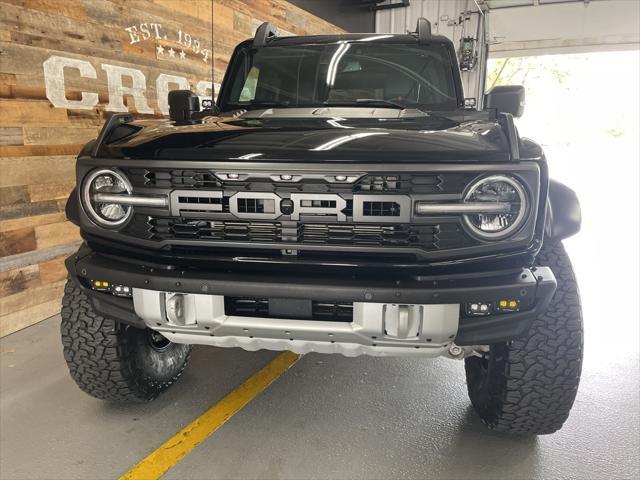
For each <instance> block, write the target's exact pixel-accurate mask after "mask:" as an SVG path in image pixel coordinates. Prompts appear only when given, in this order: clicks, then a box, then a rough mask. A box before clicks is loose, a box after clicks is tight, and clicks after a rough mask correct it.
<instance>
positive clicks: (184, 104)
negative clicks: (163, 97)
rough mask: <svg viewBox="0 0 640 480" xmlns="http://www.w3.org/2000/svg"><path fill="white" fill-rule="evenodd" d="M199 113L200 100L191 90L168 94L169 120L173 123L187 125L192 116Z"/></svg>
mask: <svg viewBox="0 0 640 480" xmlns="http://www.w3.org/2000/svg"><path fill="white" fill-rule="evenodd" d="M199 111H200V98H199V97H198V96H197V95H196V94H195V93H193V92H192V91H191V90H172V91H170V92H169V118H170V119H171V121H173V122H178V123H189V122H191V121H193V114H194V113H196V112H199Z"/></svg>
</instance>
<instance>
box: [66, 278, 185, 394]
mask: <svg viewBox="0 0 640 480" xmlns="http://www.w3.org/2000/svg"><path fill="white" fill-rule="evenodd" d="M61 315H62V324H61V326H60V332H61V335H62V344H63V346H64V358H65V360H66V361H67V365H68V366H69V372H70V373H71V376H72V377H73V379H74V380H75V382H76V383H77V384H78V386H79V387H80V388H81V389H82V390H83V391H85V392H86V393H88V394H89V395H91V396H93V397H96V398H100V399H104V400H115V401H137V402H144V401H149V400H152V399H154V398H155V397H157V396H158V395H159V394H160V393H162V392H163V391H164V390H166V389H167V388H169V386H171V385H172V384H173V383H174V382H175V381H176V380H177V379H178V378H179V377H180V375H181V374H182V371H183V370H184V368H185V366H186V365H187V362H188V360H189V354H190V352H191V346H190V345H181V344H177V343H172V342H170V341H169V340H167V339H166V338H165V337H163V336H162V335H161V334H159V333H157V332H154V331H153V330H150V329H145V330H142V329H138V328H134V327H130V326H127V325H124V324H121V323H119V322H116V321H115V320H112V319H110V318H105V317H103V316H101V315H98V314H97V313H95V312H94V311H93V308H92V306H91V301H90V300H89V298H88V297H87V296H86V295H85V294H84V293H83V292H82V290H81V289H80V288H78V286H77V285H76V284H75V283H74V282H73V281H68V282H67V285H66V286H65V291H64V298H63V300H62V314H61Z"/></svg>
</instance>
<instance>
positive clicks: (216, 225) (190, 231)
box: [123, 167, 479, 262]
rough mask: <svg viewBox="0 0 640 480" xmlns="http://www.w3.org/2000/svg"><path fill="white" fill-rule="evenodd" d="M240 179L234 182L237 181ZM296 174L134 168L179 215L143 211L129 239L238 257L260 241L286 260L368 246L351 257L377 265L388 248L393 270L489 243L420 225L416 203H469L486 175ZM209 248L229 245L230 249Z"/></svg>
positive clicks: (135, 179) (457, 227)
mask: <svg viewBox="0 0 640 480" xmlns="http://www.w3.org/2000/svg"><path fill="white" fill-rule="evenodd" d="M231 173H234V177H233V178H231V179H230V178H229V175H230V174H231ZM288 173H291V176H290V177H289V178H291V181H278V179H281V178H282V176H283V172H279V171H278V170H277V167H275V168H274V171H257V172H253V173H251V172H248V173H247V172H237V173H236V172H230V173H229V172H227V173H225V172H217V175H218V176H216V171H215V170H207V169H157V168H128V169H125V174H126V175H127V177H128V178H129V179H130V181H131V183H132V185H133V187H134V192H135V191H136V189H139V188H141V187H144V192H145V193H148V192H150V191H152V190H153V189H158V190H159V191H162V192H163V193H166V194H168V196H169V208H168V209H167V211H166V212H165V213H159V212H158V211H155V213H154V212H153V211H150V212H144V213H149V215H146V214H143V212H140V211H139V210H138V212H139V213H138V214H137V215H135V217H134V218H133V221H131V222H130V223H129V224H128V225H127V227H126V228H125V230H124V231H123V233H125V234H126V235H130V236H132V237H136V238H140V239H145V240H153V241H162V242H166V243H167V244H168V245H167V246H166V248H171V249H173V248H181V249H200V250H198V251H199V252H201V251H202V250H203V249H209V251H213V250H215V251H216V252H218V253H220V252H223V251H224V252H225V253H224V255H231V253H229V252H231V249H233V248H235V249H236V250H235V251H236V252H237V251H238V250H242V249H245V250H246V248H247V246H248V245H250V244H258V243H263V244H270V245H269V247H271V246H272V245H274V244H275V245H277V246H278V248H280V249H281V250H282V252H283V253H282V254H283V255H284V254H287V255H289V254H290V253H289V252H286V250H294V251H295V254H300V255H312V254H313V255H316V256H322V255H324V256H325V257H330V256H332V255H336V254H339V253H343V252H346V251H347V250H345V249H342V248H339V247H363V249H364V247H366V251H358V250H357V249H352V250H349V251H348V253H349V254H350V255H362V256H369V257H371V256H372V255H375V254H376V253H372V252H371V251H370V250H371V249H374V248H380V249H381V252H384V255H380V256H378V257H377V258H378V259H379V260H380V261H383V262H387V261H389V262H390V261H391V260H390V259H391V258H392V257H391V256H392V255H401V254H405V255H413V252H397V251H396V252H389V250H386V251H384V250H383V249H385V248H414V249H420V250H422V251H423V252H436V251H445V250H454V249H461V248H465V247H470V246H476V245H479V242H478V241H477V240H475V239H474V238H472V237H470V236H469V235H468V234H467V233H466V231H465V230H464V229H463V227H462V222H461V219H460V218H459V217H458V218H456V217H451V216H450V217H444V216H443V217H442V218H439V219H438V220H435V219H429V218H424V217H423V218H418V217H414V216H413V212H412V210H413V202H414V201H415V199H416V198H425V197H424V196H428V195H437V197H435V198H436V200H435V201H449V200H455V199H457V198H458V199H459V198H461V197H462V195H463V194H464V191H465V188H466V186H467V185H469V183H470V182H472V181H473V180H474V179H475V178H476V177H477V176H478V174H479V173H478V172H471V171H469V172H467V171H465V172H437V173H436V172H429V171H426V172H424V171H422V172H402V173H367V174H364V175H362V176H361V177H360V178H358V179H357V180H356V181H354V182H353V183H349V182H348V181H338V180H337V179H338V175H334V172H330V173H331V175H328V176H327V175H325V174H324V173H318V172H316V173H308V174H304V173H298V172H288ZM294 177H297V178H298V180H297V181H294V180H293V178H294ZM344 178H348V177H347V176H344ZM293 194H298V196H297V197H292V195H293ZM300 194H303V196H302V197H301V196H300ZM316 194H317V195H316ZM323 195H326V196H324V197H323ZM421 196H423V197H421ZM234 197H235V198H234ZM295 202H300V203H299V204H297V203H295ZM338 202H340V204H339V205H340V209H339V211H338ZM412 222H413V223H412ZM186 242H193V243H189V244H187V243H186ZM196 242H202V243H196ZM208 242H227V244H225V245H224V246H225V249H224V250H223V249H219V245H213V244H211V243H208ZM234 243H237V244H238V245H234ZM304 246H309V247H313V248H306V249H305V248H304ZM317 246H328V247H331V246H334V247H336V248H333V249H332V248H326V249H320V248H317ZM265 247H266V245H265ZM251 248H254V249H257V248H261V247H260V246H259V245H255V246H251ZM264 250H265V251H268V252H273V250H272V249H271V248H265V249H264ZM256 251H257V250H256Z"/></svg>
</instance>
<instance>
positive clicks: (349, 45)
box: [220, 42, 457, 111]
mask: <svg viewBox="0 0 640 480" xmlns="http://www.w3.org/2000/svg"><path fill="white" fill-rule="evenodd" d="M230 73H231V75H230V77H229V80H228V81H229V82H230V84H229V85H228V88H225V92H224V96H223V98H221V101H220V107H221V108H222V110H223V111H230V110H234V109H240V108H242V109H252V108H268V107H306V106H309V107H315V106H326V105H338V106H350V105H359V106H377V107H389V108H419V109H422V110H440V111H451V110H455V109H456V106H457V101H456V92H455V86H454V81H453V73H452V70H451V64H450V59H449V51H448V49H447V48H446V46H445V45H443V44H431V45H414V44H398V43H388V44H384V43H375V44H371V43H366V42H338V43H335V44H328V45H292V46H268V47H264V48H260V49H245V50H241V51H240V52H239V53H238V56H237V57H236V59H235V61H234V63H233V65H232V71H231V72H230Z"/></svg>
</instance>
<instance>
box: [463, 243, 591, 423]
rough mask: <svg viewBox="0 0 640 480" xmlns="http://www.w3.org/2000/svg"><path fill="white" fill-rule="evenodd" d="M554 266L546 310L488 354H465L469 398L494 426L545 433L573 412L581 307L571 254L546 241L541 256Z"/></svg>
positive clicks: (540, 259) (580, 349) (579, 361)
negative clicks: (552, 291)
mask: <svg viewBox="0 0 640 480" xmlns="http://www.w3.org/2000/svg"><path fill="white" fill-rule="evenodd" d="M536 263H537V264H538V265H540V266H547V267H550V268H551V270H552V271H553V273H554V274H555V277H556V280H557V282H558V288H557V290H556V292H555V294H554V296H553V299H552V300H551V303H550V305H549V308H548V309H547V311H546V312H545V313H544V314H542V315H540V316H538V317H537V318H536V319H535V320H534V322H533V324H532V325H531V329H530V330H529V332H528V333H527V334H526V335H525V336H524V337H522V338H519V339H517V340H513V341H510V342H507V343H501V344H496V345H491V346H490V350H489V352H488V354H487V355H485V356H484V358H479V357H469V358H467V359H466V360H465V370H466V375H467V387H468V391H469V398H470V399H471V403H472V404H473V407H474V409H475V410H476V412H477V413H478V414H479V415H480V417H481V418H482V420H483V422H484V423H485V424H486V425H487V426H488V427H489V428H490V429H493V430H497V431H500V432H509V433H515V434H523V435H544V434H549V433H553V432H555V431H557V430H559V429H560V428H561V427H562V425H563V424H564V422H565V420H566V419H567V418H568V416H569V411H570V410H571V407H572V405H573V402H574V400H575V397H576V393H577V390H578V384H579V383H580V372H581V368H582V352H583V329H582V310H581V307H580V296H579V293H578V285H577V283H576V279H575V276H574V273H573V268H572V267H571V262H570V261H569V257H568V256H567V253H566V251H565V249H564V247H563V246H562V243H560V242H550V241H547V242H546V243H545V245H544V246H543V248H542V250H541V251H540V253H539V255H538V258H537V262H536Z"/></svg>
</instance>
